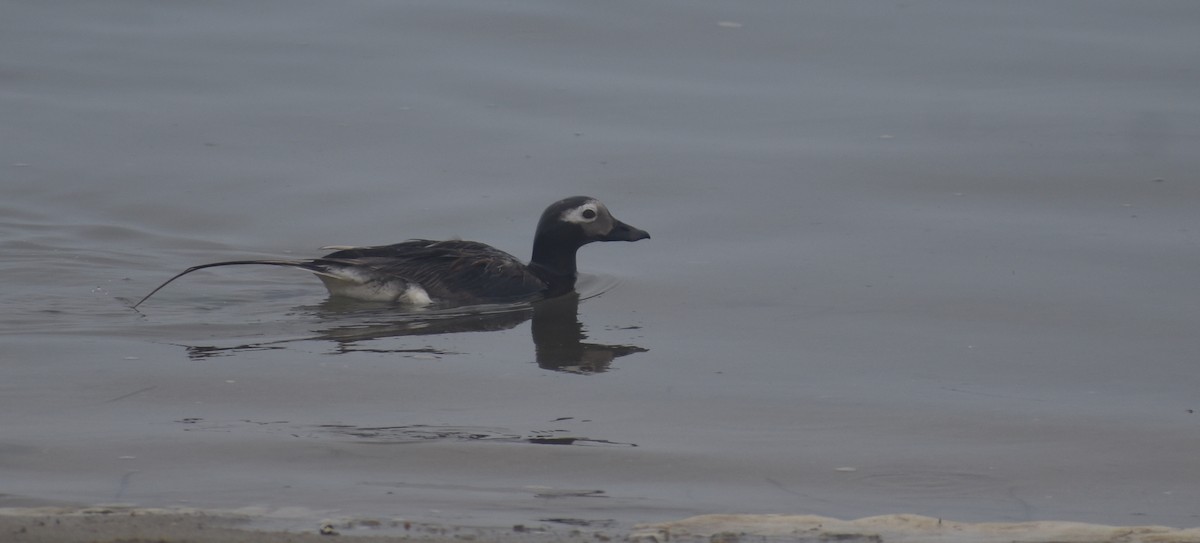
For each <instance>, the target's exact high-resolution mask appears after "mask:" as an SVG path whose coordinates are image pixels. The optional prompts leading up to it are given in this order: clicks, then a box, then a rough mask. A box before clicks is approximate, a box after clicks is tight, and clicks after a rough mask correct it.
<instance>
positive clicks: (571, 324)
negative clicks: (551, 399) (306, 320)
mask: <svg viewBox="0 0 1200 543" xmlns="http://www.w3.org/2000/svg"><path fill="white" fill-rule="evenodd" d="M579 301H580V298H579V294H578V293H576V292H571V293H568V294H565V295H563V296H559V297H556V298H552V299H549V300H541V301H538V302H533V303H522V304H513V305H506V306H485V307H477V308H471V310H469V311H447V312H436V311H433V312H419V313H400V314H397V313H395V308H393V307H390V306H382V305H381V306H378V307H365V306H364V305H363V304H362V303H361V302H346V301H342V300H336V299H330V300H326V301H325V302H323V303H321V304H320V305H319V306H317V307H316V308H315V310H314V311H312V313H313V314H315V315H316V316H317V317H318V318H319V319H320V320H321V321H322V322H338V323H339V324H338V325H337V326H332V327H328V328H323V329H318V330H316V331H315V335H313V336H309V337H303V338H295V339H286V340H279V341H270V342H263V343H252V344H241V345H236V346H211V345H192V346H187V350H188V357H189V358H192V359H194V360H200V359H206V358H211V357H216V356H230V355H234V354H237V353H241V352H248V351H261V350H272V349H283V348H286V344H287V343H291V342H296V341H314V340H318V341H329V342H331V343H333V347H334V350H333V352H334V354H342V353H350V352H378V353H398V354H412V353H427V354H434V355H440V354H450V353H443V352H438V351H436V350H435V349H431V348H429V347H416V346H414V347H411V348H405V347H396V346H395V345H394V344H390V345H382V344H381V343H382V342H381V341H379V340H385V339H389V338H399V337H405V336H427V335H439V334H454V333H463V332H488V331H498V330H508V329H511V328H515V327H516V326H518V325H520V324H521V323H524V322H525V321H530V320H531V321H532V322H531V331H532V336H533V344H534V356H535V360H536V361H537V364H538V366H539V367H541V368H544V369H549V370H555V371H562V372H569V373H582V374H586V373H600V372H604V371H607V370H608V368H609V367H610V366H611V365H612V362H613V360H615V359H617V358H620V357H622V356H626V355H630V354H634V353H642V352H646V351H647V349H644V348H642V347H638V346H634V345H605V344H600V343H587V342H585V341H584V340H585V339H587V334H586V332H585V330H584V326H583V323H581V322H580V321H579ZM347 322H349V323H350V324H347Z"/></svg>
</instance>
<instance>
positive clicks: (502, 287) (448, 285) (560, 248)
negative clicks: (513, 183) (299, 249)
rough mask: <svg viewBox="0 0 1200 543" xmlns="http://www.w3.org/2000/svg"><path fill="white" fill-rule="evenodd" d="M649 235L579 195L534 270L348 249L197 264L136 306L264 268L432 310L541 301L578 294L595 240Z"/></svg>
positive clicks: (439, 250)
mask: <svg viewBox="0 0 1200 543" xmlns="http://www.w3.org/2000/svg"><path fill="white" fill-rule="evenodd" d="M649 237H650V234H648V233H646V231H644V230H639V229H637V228H634V227H632V226H629V225H628V224H625V223H623V222H621V221H618V220H617V219H616V218H614V217H613V216H612V214H611V213H609V212H608V208H606V207H605V206H604V204H603V203H601V202H600V201H599V200H596V199H595V198H589V197H587V196H574V197H571V198H565V199H563V200H559V201H557V202H554V203H553V204H550V207H547V208H546V211H545V212H543V213H542V218H541V220H539V221H538V225H537V231H536V232H535V234H534V237H533V258H532V259H531V260H530V262H529V264H528V265H525V264H523V263H522V262H521V261H520V260H518V259H517V258H516V257H514V256H513V255H510V254H508V253H506V252H504V251H501V250H499V249H496V248H494V247H492V246H490V245H486V244H483V243H479V242H476V241H462V240H449V241H431V240H424V239H415V240H409V241H405V242H401V243H396V244H393V245H381V246H375V247H344V248H339V249H341V250H339V251H336V252H333V253H330V254H327V255H325V256H323V257H321V258H315V259H312V260H235V261H229V262H214V263H212V264H202V265H199V266H193V267H191V268H188V269H186V270H184V271H182V272H180V273H179V274H178V275H176V276H175V277H172V278H170V279H168V280H167V281H166V282H164V283H163V284H161V285H159V286H158V288H156V289H154V290H153V291H151V292H150V294H147V295H146V296H145V297H144V298H142V299H141V300H140V301H138V302H137V303H136V304H134V305H133V307H134V308H136V307H137V306H139V305H141V304H142V302H145V301H146V300H147V299H148V298H150V297H151V296H153V295H154V293H156V292H158V291H159V290H161V289H162V288H163V287H165V286H167V285H168V284H170V283H171V282H172V281H174V280H176V279H178V278H180V277H182V276H184V275H187V274H189V273H191V272H194V271H196V270H202V269H204V268H212V267H216V266H237V265H247V264H258V265H267V266H284V267H289V268H300V269H303V270H308V271H310V272H312V273H314V274H316V275H317V277H318V278H320V279H321V281H323V282H324V283H325V286H326V287H327V288H328V289H329V293H330V294H331V295H334V296H346V297H350V298H356V299H360V300H371V301H391V302H400V303H404V304H407V305H413V306H426V305H430V304H448V305H460V304H469V303H487V302H506V301H523V300H534V299H538V298H544V297H553V296H559V295H562V294H566V293H567V292H570V291H571V290H573V289H574V288H575V277H576V274H577V272H576V268H575V252H576V251H577V250H578V249H579V248H580V247H582V246H584V245H586V244H588V243H591V242H593V241H637V240H640V239H647V238H649Z"/></svg>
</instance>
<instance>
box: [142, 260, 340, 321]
mask: <svg viewBox="0 0 1200 543" xmlns="http://www.w3.org/2000/svg"><path fill="white" fill-rule="evenodd" d="M251 264H257V265H263V266H283V267H285V268H299V269H302V270H308V271H321V270H322V268H321V267H320V266H317V265H316V263H314V262H313V261H311V260H230V261H227V262H213V263H212V264H201V265H199V266H192V267H190V268H188V269H186V270H183V271H181V272H179V273H178V274H176V275H175V277H172V278H170V279H167V280H166V281H164V282H163V284H161V285H159V286H158V287H157V288H155V289H154V290H152V291H150V294H147V295H145V296H144V297H142V299H141V300H138V302H137V303H136V304H133V306H132V307H133V309H137V307H138V306H139V305H142V302H144V301H146V300H148V299H150V297H151V296H154V293H156V292H158V291H160V290H162V289H163V287H165V286H167V285H169V284H171V282H172V281H174V280H176V279H179V278H180V277H183V276H185V275H187V274H189V273H192V272H194V271H196V270H203V269H204V268H215V267H217V266H245V265H251Z"/></svg>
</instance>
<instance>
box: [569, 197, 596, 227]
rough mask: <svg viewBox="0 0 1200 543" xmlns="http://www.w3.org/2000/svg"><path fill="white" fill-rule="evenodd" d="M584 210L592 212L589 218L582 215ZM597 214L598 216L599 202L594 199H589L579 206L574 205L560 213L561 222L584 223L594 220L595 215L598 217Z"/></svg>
mask: <svg viewBox="0 0 1200 543" xmlns="http://www.w3.org/2000/svg"><path fill="white" fill-rule="evenodd" d="M585 211H591V212H592V217H591V218H590V219H589V218H587V217H584V216H583V213H584V212H585ZM599 216H600V202H597V201H595V200H589V201H588V202H587V203H585V204H583V205H581V206H579V207H575V208H572V209H568V210H566V211H564V212H563V214H562V220H563V222H570V223H575V224H584V223H589V222H592V221H594V220H596V217H599Z"/></svg>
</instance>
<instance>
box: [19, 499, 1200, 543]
mask: <svg viewBox="0 0 1200 543" xmlns="http://www.w3.org/2000/svg"><path fill="white" fill-rule="evenodd" d="M263 520H264V518H263V517H258V516H255V515H252V514H245V513H237V512H227V511H202V510H185V509H144V508H123V507H89V508H66V507H32V508H5V509H0V540H2V541H5V542H11V543H149V542H155V543H282V542H292V543H309V542H328V541H331V540H338V539H352V540H354V541H361V542H364V543H369V542H380V543H383V542H400V541H405V542H413V541H418V542H419V541H427V542H439V541H513V542H515V541H565V542H572V541H593V542H597V541H598V542H606V541H631V542H637V543H666V542H668V541H695V542H700V541H705V542H716V543H737V542H741V541H756V542H764V541H765V542H774V541H792V542H817V541H822V542H823V541H840V542H850V543H853V542H885V541H886V542H902V543H909V542H912V543H915V542H961V541H969V542H972V543H999V542H1024V543H1042V542H1051V541H1054V542H1061V543H1069V542H1080V543H1082V542H1097V543H1102V542H1109V541H1111V542H1118V541H1119V542H1122V543H1200V529H1198V528H1193V529H1176V528H1169V527H1164V526H1131V527H1117V526H1103V525H1097V524H1083V523H1074V522H1023V523H974V524H972V523H959V522H951V521H945V520H942V519H935V518H930V517H922V516H916V515H886V516H878V517H869V518H863V519H858V520H850V521H846V520H838V519H833V518H828V517H818V516H812V515H796V516H789V515H704V516H698V517H692V518H688V519H683V520H679V521H674V522H666V523H658V524H647V525H642V526H638V527H636V528H634V529H633V530H630V531H624V532H622V531H609V532H598V531H581V530H561V531H559V530H551V529H547V528H545V527H526V526H511V527H503V528H478V527H454V526H442V525H433V524H411V523H407V522H404V521H381V520H374V519H353V520H347V519H340V520H319V521H317V522H315V523H314V525H313V527H312V529H311V530H308V529H301V530H288V529H270V528H264V527H262V521H263Z"/></svg>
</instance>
